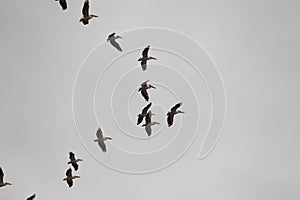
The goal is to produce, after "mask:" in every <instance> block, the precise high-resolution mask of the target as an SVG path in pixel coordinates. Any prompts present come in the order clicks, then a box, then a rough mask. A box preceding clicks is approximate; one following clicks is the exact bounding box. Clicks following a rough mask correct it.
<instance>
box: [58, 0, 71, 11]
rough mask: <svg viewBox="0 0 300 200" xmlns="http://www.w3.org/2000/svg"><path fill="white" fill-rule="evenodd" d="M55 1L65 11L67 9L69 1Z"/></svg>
mask: <svg viewBox="0 0 300 200" xmlns="http://www.w3.org/2000/svg"><path fill="white" fill-rule="evenodd" d="M55 1H59V4H60V6H61V8H62V9H63V10H66V9H67V7H68V6H67V1H66V0H55Z"/></svg>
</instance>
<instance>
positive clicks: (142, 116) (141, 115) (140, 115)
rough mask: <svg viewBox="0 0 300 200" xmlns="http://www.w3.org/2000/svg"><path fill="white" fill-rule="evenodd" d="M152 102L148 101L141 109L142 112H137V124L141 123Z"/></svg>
mask: <svg viewBox="0 0 300 200" xmlns="http://www.w3.org/2000/svg"><path fill="white" fill-rule="evenodd" d="M151 105H152V103H149V104H148V105H147V106H145V107H144V108H143V110H142V113H140V114H138V116H137V117H138V119H137V125H139V124H140V123H142V121H143V119H144V117H146V115H147V112H148V109H149V108H150V107H151Z"/></svg>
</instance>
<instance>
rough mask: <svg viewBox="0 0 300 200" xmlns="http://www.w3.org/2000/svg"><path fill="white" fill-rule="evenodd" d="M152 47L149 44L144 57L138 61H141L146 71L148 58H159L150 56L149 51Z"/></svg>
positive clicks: (143, 53)
mask: <svg viewBox="0 0 300 200" xmlns="http://www.w3.org/2000/svg"><path fill="white" fill-rule="evenodd" d="M149 49H150V45H148V46H147V47H146V48H145V49H144V50H143V52H142V57H141V58H139V59H138V61H141V66H142V70H143V71H145V70H146V69H147V61H148V60H157V59H156V58H154V57H151V56H150V57H149V56H148V52H149Z"/></svg>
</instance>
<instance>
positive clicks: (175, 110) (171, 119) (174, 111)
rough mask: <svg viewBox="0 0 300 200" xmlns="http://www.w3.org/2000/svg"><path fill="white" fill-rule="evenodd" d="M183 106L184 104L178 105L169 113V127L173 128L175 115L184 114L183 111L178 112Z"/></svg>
mask: <svg viewBox="0 0 300 200" xmlns="http://www.w3.org/2000/svg"><path fill="white" fill-rule="evenodd" d="M181 105H182V103H177V104H176V105H175V106H173V107H172V108H171V111H169V112H168V113H167V116H168V117H167V122H168V126H169V127H170V126H172V124H173V121H174V115H176V114H178V113H184V112H183V111H181V110H177V109H178V108H179V107H180V106H181Z"/></svg>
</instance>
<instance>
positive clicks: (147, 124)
mask: <svg viewBox="0 0 300 200" xmlns="http://www.w3.org/2000/svg"><path fill="white" fill-rule="evenodd" d="M152 115H154V114H152V112H151V110H150V111H149V112H148V113H147V115H146V118H145V120H146V122H145V124H143V125H142V126H144V127H145V131H146V133H147V135H148V137H150V136H151V134H152V128H151V126H153V125H155V124H160V123H159V122H152V121H151V116H152Z"/></svg>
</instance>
